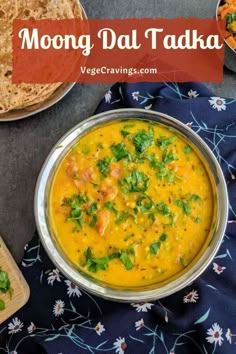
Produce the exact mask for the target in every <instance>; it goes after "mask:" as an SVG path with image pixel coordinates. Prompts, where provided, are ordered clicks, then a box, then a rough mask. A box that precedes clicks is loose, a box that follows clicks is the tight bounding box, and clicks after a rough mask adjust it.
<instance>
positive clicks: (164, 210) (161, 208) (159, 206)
mask: <svg viewBox="0 0 236 354" xmlns="http://www.w3.org/2000/svg"><path fill="white" fill-rule="evenodd" d="M156 210H157V212H158V213H159V214H162V215H164V216H170V215H171V212H170V210H169V209H168V207H167V205H166V204H165V203H164V202H160V203H158V204H157V205H156Z"/></svg>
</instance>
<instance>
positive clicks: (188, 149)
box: [184, 145, 193, 155]
mask: <svg viewBox="0 0 236 354" xmlns="http://www.w3.org/2000/svg"><path fill="white" fill-rule="evenodd" d="M192 151H193V149H192V148H191V146H189V145H187V146H185V147H184V153H185V154H186V155H188V154H190V153H191V152H192Z"/></svg>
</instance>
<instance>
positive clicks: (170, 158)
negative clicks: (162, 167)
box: [162, 150, 177, 164]
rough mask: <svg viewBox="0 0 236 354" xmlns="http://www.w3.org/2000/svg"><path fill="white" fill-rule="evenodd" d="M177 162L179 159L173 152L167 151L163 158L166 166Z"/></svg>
mask: <svg viewBox="0 0 236 354" xmlns="http://www.w3.org/2000/svg"><path fill="white" fill-rule="evenodd" d="M176 160H177V157H176V156H175V155H174V154H173V153H172V152H171V151H167V150H165V151H164V153H163V157H162V161H163V163H164V164H166V163H171V162H173V161H176Z"/></svg>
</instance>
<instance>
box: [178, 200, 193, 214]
mask: <svg viewBox="0 0 236 354" xmlns="http://www.w3.org/2000/svg"><path fill="white" fill-rule="evenodd" d="M175 205H176V206H177V207H179V208H181V209H182V212H183V214H184V215H189V214H190V213H191V208H190V206H189V204H188V203H187V202H185V201H183V200H181V199H178V200H176V201H175Z"/></svg>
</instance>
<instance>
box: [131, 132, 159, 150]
mask: <svg viewBox="0 0 236 354" xmlns="http://www.w3.org/2000/svg"><path fill="white" fill-rule="evenodd" d="M153 142H154V130H153V128H149V129H148V131H146V130H144V129H143V130H141V131H139V132H137V133H136V134H135V135H134V136H133V143H134V147H135V151H136V153H137V154H142V153H143V152H144V151H145V150H147V149H148V148H149V147H150V146H151V145H152V144H153Z"/></svg>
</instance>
